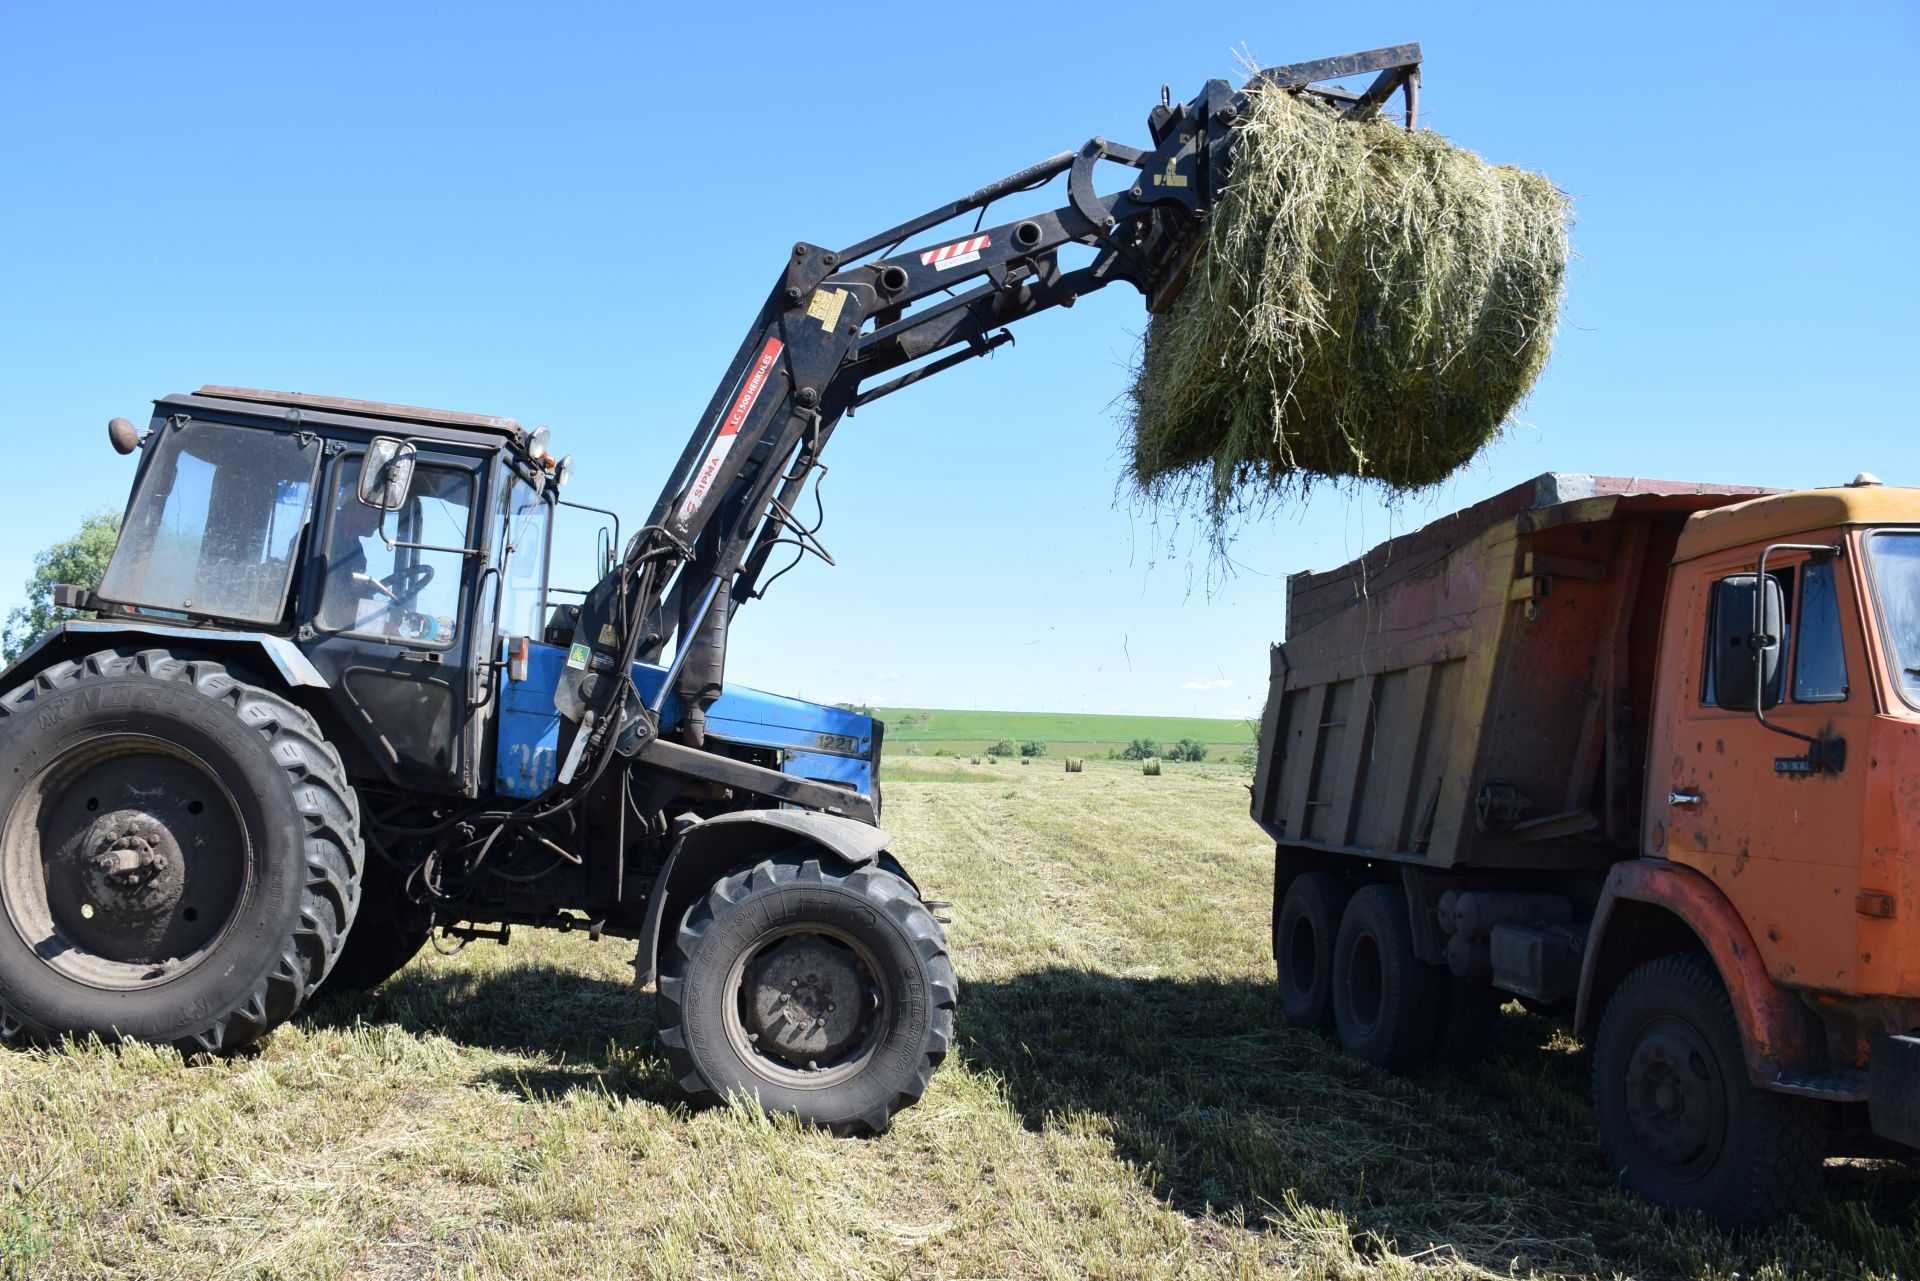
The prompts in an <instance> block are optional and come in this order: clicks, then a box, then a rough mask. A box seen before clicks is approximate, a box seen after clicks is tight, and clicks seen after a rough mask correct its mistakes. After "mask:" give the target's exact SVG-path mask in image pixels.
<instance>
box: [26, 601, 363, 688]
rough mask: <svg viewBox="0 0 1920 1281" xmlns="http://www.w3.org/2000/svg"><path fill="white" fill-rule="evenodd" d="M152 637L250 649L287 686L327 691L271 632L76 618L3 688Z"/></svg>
mask: <svg viewBox="0 0 1920 1281" xmlns="http://www.w3.org/2000/svg"><path fill="white" fill-rule="evenodd" d="M147 637H152V638H154V639H156V640H158V641H160V642H162V643H166V642H174V641H189V642H191V643H192V645H193V647H194V648H195V649H203V650H206V651H208V652H209V653H213V652H216V651H218V652H220V653H224V654H232V653H234V652H236V651H247V652H251V653H255V654H259V655H262V656H264V657H265V658H266V660H267V663H269V664H271V665H272V667H273V669H274V671H276V672H278V673H279V674H280V679H281V680H283V681H285V682H286V683H287V684H288V685H290V686H292V685H306V686H311V687H313V688H315V689H325V688H327V678H326V677H324V676H322V675H321V674H320V670H319V669H318V668H317V667H315V666H314V665H313V663H312V661H311V660H309V659H308V658H307V656H306V655H305V654H303V653H301V652H300V647H299V646H298V645H295V644H294V643H293V642H292V641H290V640H288V639H287V638H286V637H284V636H275V635H273V634H271V633H269V632H229V631H215V630H212V629H210V628H205V627H173V626H169V625H168V624H166V623H145V622H140V623H134V622H126V621H123V620H121V619H111V618H74V619H68V620H67V621H66V622H64V623H61V624H60V625H59V626H58V627H55V628H54V629H53V630H52V631H50V632H48V633H47V634H46V635H45V636H42V637H41V638H40V639H39V640H37V641H35V642H34V643H33V644H32V645H31V646H30V647H28V649H27V651H26V652H25V653H23V654H21V655H20V657H18V658H16V659H14V660H13V662H12V664H10V665H9V666H8V667H7V669H6V670H5V672H0V689H4V688H11V687H12V686H14V685H16V684H18V683H19V682H20V681H21V680H22V679H24V678H25V677H27V676H30V675H32V674H33V673H35V672H38V671H39V670H40V669H42V668H44V667H50V666H52V665H53V664H54V663H57V662H60V661H61V660H62V659H68V658H75V657H78V656H79V655H81V654H85V653H90V652H91V651H93V650H95V649H99V648H101V647H102V646H113V645H121V644H125V643H128V642H132V643H135V644H137V643H139V642H140V641H141V640H143V639H144V638H147Z"/></svg>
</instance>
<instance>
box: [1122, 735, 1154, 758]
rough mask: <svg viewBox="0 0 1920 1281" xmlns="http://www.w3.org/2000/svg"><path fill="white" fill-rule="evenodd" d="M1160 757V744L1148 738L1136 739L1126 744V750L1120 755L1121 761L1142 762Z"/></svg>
mask: <svg viewBox="0 0 1920 1281" xmlns="http://www.w3.org/2000/svg"><path fill="white" fill-rule="evenodd" d="M1158 755H1160V744H1158V743H1156V742H1154V741H1153V740H1152V739H1150V738H1136V739H1134V740H1133V741H1132V742H1131V743H1128V744H1127V750H1126V751H1124V752H1122V753H1120V759H1121V760H1123V761H1144V760H1147V759H1149V758H1151V757H1156V756H1158Z"/></svg>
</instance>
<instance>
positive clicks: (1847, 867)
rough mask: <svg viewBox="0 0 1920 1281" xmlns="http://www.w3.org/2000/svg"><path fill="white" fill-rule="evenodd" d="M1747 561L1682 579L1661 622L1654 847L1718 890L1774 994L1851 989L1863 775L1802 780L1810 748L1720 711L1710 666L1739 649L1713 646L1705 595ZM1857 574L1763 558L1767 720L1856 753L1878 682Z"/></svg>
mask: <svg viewBox="0 0 1920 1281" xmlns="http://www.w3.org/2000/svg"><path fill="white" fill-rule="evenodd" d="M1799 541H1811V542H1817V541H1821V540H1820V539H1818V538H1803V539H1800V540H1799ZM1755 557H1756V552H1755V551H1753V550H1751V549H1749V550H1748V551H1746V552H1744V553H1728V554H1725V555H1722V556H1717V557H1713V558H1711V559H1710V560H1707V559H1703V561H1701V562H1694V563H1692V564H1691V565H1688V566H1685V567H1683V569H1682V571H1681V574H1688V572H1689V571H1691V574H1690V577H1691V584H1690V586H1688V585H1687V584H1686V582H1685V579H1683V578H1682V577H1681V576H1680V575H1676V580H1675V586H1676V589H1678V590H1676V602H1677V607H1678V608H1679V609H1680V610H1681V611H1682V613H1681V616H1679V617H1676V618H1670V619H1669V627H1668V632H1667V638H1666V639H1667V645H1666V646H1665V647H1663V652H1664V654H1665V655H1666V656H1667V657H1666V658H1665V660H1664V661H1663V671H1664V675H1665V679H1667V680H1669V681H1673V682H1675V683H1677V684H1678V686H1679V688H1678V689H1677V690H1676V691H1675V692H1674V694H1673V696H1672V698H1671V701H1669V702H1668V703H1667V704H1666V706H1667V707H1668V709H1669V713H1668V714H1666V715H1663V716H1661V717H1659V718H1658V721H1657V723H1656V726H1655V729H1654V733H1653V749H1652V752H1651V754H1650V758H1649V767H1648V773H1649V779H1648V781H1649V784H1650V786H1649V798H1648V799H1649V802H1650V803H1649V806H1648V825H1649V841H1648V848H1649V849H1650V850H1652V851H1653V852H1655V853H1664V854H1665V855H1666V856H1667V857H1668V858H1670V859H1672V860H1673V861H1675V862H1678V863H1685V864H1687V865H1688V866H1691V867H1694V868H1696V869H1698V870H1700V871H1702V872H1704V873H1706V874H1707V875H1708V876H1710V877H1711V878H1713V880H1714V881H1715V883H1716V884H1718V885H1719V886H1720V888H1721V890H1722V891H1723V892H1725V894H1726V895H1727V897H1728V899H1729V900H1730V901H1731V902H1732V903H1733V904H1734V906H1735V908H1736V909H1737V910H1738V911H1739V912H1740V914H1741V916H1742V918H1743V919H1744V920H1745V921H1746V924H1747V928H1748V930H1749V931H1751V933H1752V935H1753V938H1754V941H1755V943H1756V945H1757V946H1758V947H1759V949H1760V952H1761V954H1762V956H1763V957H1764V959H1765V961H1766V964H1767V969H1768V971H1769V972H1770V973H1771V974H1772V975H1773V977H1774V979H1775V980H1776V981H1779V982H1781V983H1790V984H1794V985H1797V986H1803V987H1815V988H1833V989H1839V990H1847V989H1848V988H1849V987H1850V985H1851V983H1852V982H1853V980H1854V978H1855V974H1856V969H1857V957H1856V955H1855V953H1856V948H1855V946H1854V938H1855V934H1856V925H1857V922H1856V920H1855V896H1856V895H1857V894H1858V893H1859V891H1860V867H1861V841H1862V835H1863V820H1864V810H1863V805H1864V802H1865V796H1866V789H1865V781H1866V773H1867V768H1866V765H1867V763H1866V761H1865V760H1864V759H1856V760H1852V761H1849V762H1848V763H1847V764H1846V766H1845V767H1844V768H1843V769H1842V770H1841V771H1840V772H1838V773H1834V772H1830V771H1813V772H1805V771H1804V767H1802V766H1800V765H1798V764H1796V763H1795V759H1794V758H1796V757H1800V756H1803V755H1804V753H1805V749H1806V744H1804V743H1800V742H1797V741H1796V740H1794V739H1792V738H1789V737H1787V736H1785V735H1782V734H1777V733H1774V732H1772V731H1770V730H1768V729H1767V728H1766V727H1765V726H1763V725H1761V724H1760V723H1759V721H1758V720H1757V719H1756V718H1755V716H1754V714H1753V713H1752V712H1751V711H1746V710H1733V709H1731V708H1723V707H1721V706H1719V701H1720V700H1719V698H1718V697H1717V676H1718V673H1717V671H1716V668H1717V667H1718V666H1721V665H1723V664H1717V663H1716V659H1718V657H1719V654H1720V652H1721V648H1722V647H1725V646H1728V645H1730V644H1735V643H1744V639H1745V638H1744V634H1743V635H1742V636H1741V637H1740V638H1739V640H1738V641H1735V639H1734V638H1733V637H1731V636H1729V635H1727V634H1725V633H1727V632H1728V631H1729V626H1728V625H1727V624H1725V623H1723V624H1722V625H1721V627H1720V629H1719V631H1720V633H1721V634H1716V629H1715V624H1714V611H1715V595H1716V592H1717V591H1718V590H1720V585H1721V584H1723V583H1725V582H1726V581H1727V580H1728V579H1730V578H1736V576H1740V575H1743V574H1744V576H1745V579H1746V581H1747V582H1749V583H1750V582H1751V576H1752V572H1753V564H1754V560H1755ZM1742 559H1744V562H1745V563H1744V566H1743V565H1742V564H1741V563H1740V561H1741V560H1742ZM1851 563H1852V562H1851V559H1850V558H1848V559H1840V558H1818V559H1810V558H1809V557H1808V556H1807V555H1806V554H1805V553H1790V552H1776V553H1774V554H1772V555H1770V556H1769V557H1768V559H1767V565H1768V574H1769V576H1770V577H1772V578H1773V579H1775V581H1777V582H1778V583H1779V584H1780V586H1781V589H1782V602H1783V604H1784V606H1785V626H1784V628H1783V632H1784V635H1783V653H1782V661H1781V664H1780V668H1779V671H1778V673H1777V675H1776V677H1775V679H1774V681H1773V682H1772V688H1770V689H1769V690H1768V691H1767V700H1766V701H1767V704H1768V706H1767V719H1768V720H1769V721H1771V722H1773V723H1775V724H1777V725H1780V726H1782V727H1783V728H1787V729H1792V730H1797V731H1799V732H1800V733H1803V734H1811V735H1815V736H1817V737H1821V738H1823V739H1831V738H1848V739H1850V740H1851V741H1852V743H1853V744H1854V745H1856V746H1858V747H1860V748H1861V749H1863V750H1864V748H1865V745H1866V739H1867V728H1868V726H1869V723H1870V720H1871V717H1872V715H1873V697H1872V688H1871V685H1872V682H1871V679H1870V676H1869V669H1868V667H1867V664H1866V656H1865V653H1864V651H1863V649H1862V646H1861V631H1860V619H1861V613H1860V611H1859V609H1858V607H1857V598H1856V589H1855V584H1854V582H1853V578H1852V573H1851ZM1736 612H1737V611H1736ZM1743 630H1750V624H1749V625H1748V627H1747V628H1745V629H1743Z"/></svg>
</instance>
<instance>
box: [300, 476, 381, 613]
mask: <svg viewBox="0 0 1920 1281" xmlns="http://www.w3.org/2000/svg"><path fill="white" fill-rule="evenodd" d="M385 514H386V513H384V512H382V511H381V510H380V509H379V508H378V507H371V506H369V505H367V504H366V503H363V502H361V501H360V500H359V498H358V497H356V496H355V495H354V493H353V491H351V490H349V491H348V492H347V494H346V497H345V498H344V500H343V501H342V502H341V504H340V513H339V515H337V516H335V517H334V520H333V538H332V545H331V547H330V548H329V549H328V552H327V581H326V586H325V587H324V588H323V589H322V591H321V593H320V616H319V618H318V620H317V621H318V622H319V624H320V626H321V627H323V628H325V629H327V630H328V631H336V632H339V631H367V630H371V629H374V628H376V627H380V629H381V630H386V631H391V630H392V628H393V624H394V619H393V616H392V610H391V607H392V605H393V593H392V592H391V591H389V590H387V588H386V586H385V584H383V583H382V582H381V581H380V580H379V579H377V578H375V577H374V576H373V575H372V574H370V573H368V572H367V548H366V540H367V539H369V538H374V537H377V536H378V534H379V530H380V521H381V518H382V517H383V516H384V515H385ZM383 623H384V626H381V625H382V624H383Z"/></svg>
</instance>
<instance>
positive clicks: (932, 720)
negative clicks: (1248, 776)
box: [873, 707, 1256, 757]
mask: <svg viewBox="0 0 1920 1281" xmlns="http://www.w3.org/2000/svg"><path fill="white" fill-rule="evenodd" d="M873 715H874V717H875V718H876V719H878V720H880V721H883V722H885V724H886V727H887V733H886V742H885V751H886V754H887V755H888V756H902V755H906V754H907V752H908V748H909V747H910V746H911V747H912V748H914V749H915V752H916V754H918V755H921V756H931V755H933V754H934V753H935V752H938V751H942V750H945V751H950V752H955V753H964V754H968V755H978V754H979V752H980V750H981V749H982V748H984V747H987V746H990V745H991V744H994V743H997V742H999V741H1000V740H1001V739H1003V738H1004V739H1012V740H1013V741H1014V742H1022V741H1024V740H1027V739H1038V740H1039V741H1040V742H1042V743H1045V744H1047V746H1048V750H1049V751H1050V752H1051V754H1052V755H1054V756H1072V755H1078V756H1104V755H1106V754H1107V752H1108V751H1109V750H1110V749H1111V750H1115V751H1117V750H1119V749H1121V748H1124V747H1125V746H1126V745H1127V744H1128V743H1130V742H1132V741H1133V740H1134V739H1136V738H1151V739H1153V740H1155V741H1156V742H1159V743H1160V744H1162V745H1163V746H1165V745H1171V744H1173V743H1177V742H1179V741H1180V740H1181V739H1183V738H1191V739H1195V740H1197V741H1199V742H1202V743H1205V744H1206V745H1207V746H1209V747H1211V748H1212V749H1213V752H1212V755H1213V756H1215V757H1222V756H1234V755H1238V754H1239V753H1241V752H1250V751H1252V750H1253V742H1254V732H1255V728H1256V727H1255V725H1254V723H1253V721H1252V720H1218V719H1212V718H1207V717H1198V716H1095V715H1081V714H1078V713H1074V712H978V711H957V710H954V709H952V708H940V707H876V708H874V709H873Z"/></svg>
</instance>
